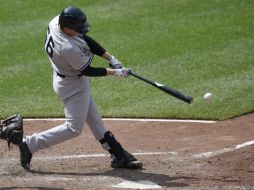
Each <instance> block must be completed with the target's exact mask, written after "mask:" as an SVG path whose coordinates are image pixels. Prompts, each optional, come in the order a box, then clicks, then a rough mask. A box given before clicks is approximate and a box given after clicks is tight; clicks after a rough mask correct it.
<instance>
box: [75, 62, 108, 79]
mask: <svg viewBox="0 0 254 190" xmlns="http://www.w3.org/2000/svg"><path fill="white" fill-rule="evenodd" d="M80 72H81V73H82V74H83V75H85V76H87V77H102V76H106V75H107V69H106V68H101V67H91V66H90V65H88V66H87V67H86V68H85V69H83V70H82V71H80Z"/></svg>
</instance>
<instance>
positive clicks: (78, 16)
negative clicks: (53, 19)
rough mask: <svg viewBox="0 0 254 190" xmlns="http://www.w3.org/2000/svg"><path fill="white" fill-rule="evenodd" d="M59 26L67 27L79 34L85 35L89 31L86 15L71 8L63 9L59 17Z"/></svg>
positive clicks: (75, 8) (77, 9)
mask: <svg viewBox="0 0 254 190" xmlns="http://www.w3.org/2000/svg"><path fill="white" fill-rule="evenodd" d="M59 24H60V26H61V27H62V28H63V27H68V28H71V29H73V30H75V31H76V32H78V33H81V34H83V33H87V32H88V31H89V29H90V25H89V23H88V22H87V17H86V14H85V13H84V12H83V11H81V10H80V9H79V8H77V7H73V6H69V7H66V8H64V9H63V11H62V12H61V14H60V16H59Z"/></svg>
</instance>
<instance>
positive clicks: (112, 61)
mask: <svg viewBox="0 0 254 190" xmlns="http://www.w3.org/2000/svg"><path fill="white" fill-rule="evenodd" d="M110 64H111V66H112V68H113V69H122V68H123V64H122V63H121V62H120V61H118V60H117V59H116V58H115V57H114V56H112V57H111V59H110Z"/></svg>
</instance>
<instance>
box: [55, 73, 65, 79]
mask: <svg viewBox="0 0 254 190" xmlns="http://www.w3.org/2000/svg"><path fill="white" fill-rule="evenodd" d="M56 75H57V76H59V77H61V78H65V75H62V74H60V73H58V72H56Z"/></svg>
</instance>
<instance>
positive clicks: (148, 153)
mask: <svg viewBox="0 0 254 190" xmlns="http://www.w3.org/2000/svg"><path fill="white" fill-rule="evenodd" d="M132 154H133V155H135V156H136V155H177V153H176V152H139V153H132ZM109 156H110V155H109V154H79V155H65V156H64V155H63V156H44V157H35V158H33V159H36V160H64V159H75V158H98V157H109Z"/></svg>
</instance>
